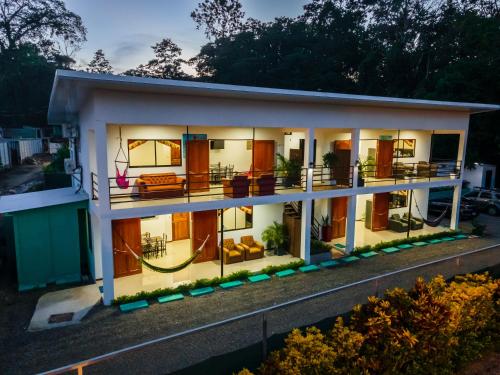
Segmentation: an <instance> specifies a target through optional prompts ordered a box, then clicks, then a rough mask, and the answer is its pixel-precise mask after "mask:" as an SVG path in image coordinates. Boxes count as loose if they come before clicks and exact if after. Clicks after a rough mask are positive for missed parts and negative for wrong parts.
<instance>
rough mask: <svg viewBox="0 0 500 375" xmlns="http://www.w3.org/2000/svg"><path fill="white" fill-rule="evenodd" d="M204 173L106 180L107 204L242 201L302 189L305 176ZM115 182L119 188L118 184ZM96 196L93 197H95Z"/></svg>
mask: <svg viewBox="0 0 500 375" xmlns="http://www.w3.org/2000/svg"><path fill="white" fill-rule="evenodd" d="M216 173H217V176H214V171H212V170H211V172H208V173H188V174H176V173H172V172H170V173H157V174H143V175H140V176H127V183H126V184H125V186H124V184H123V181H122V180H120V181H118V180H117V178H116V177H108V181H109V197H110V202H111V204H112V205H113V204H120V203H127V202H136V201H141V200H160V199H175V198H177V199H178V198H184V199H185V200H184V202H197V201H200V200H206V199H207V198H209V199H226V198H245V197H249V196H264V195H275V194H280V193H285V192H286V191H287V190H289V191H290V190H300V191H305V190H306V175H305V173H302V171H301V172H298V173H297V174H296V175H293V176H289V175H288V176H287V175H284V174H283V173H282V171H279V170H276V169H273V170H269V171H259V172H257V171H250V172H239V171H231V174H230V175H228V174H226V175H225V176H224V175H221V174H219V172H216ZM119 183H120V184H121V185H119ZM93 186H94V185H93ZM95 195H96V196H97V194H95Z"/></svg>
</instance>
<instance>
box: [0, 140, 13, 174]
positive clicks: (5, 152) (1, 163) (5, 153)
mask: <svg viewBox="0 0 500 375" xmlns="http://www.w3.org/2000/svg"><path fill="white" fill-rule="evenodd" d="M11 167H12V161H11V160H10V147H9V142H8V141H0V169H4V168H11Z"/></svg>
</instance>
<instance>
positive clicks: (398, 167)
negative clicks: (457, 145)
mask: <svg viewBox="0 0 500 375" xmlns="http://www.w3.org/2000/svg"><path fill="white" fill-rule="evenodd" d="M461 167H462V162H461V161H456V160H453V161H443V162H431V163H427V162H418V163H402V162H397V163H393V164H388V165H387V166H377V165H363V166H360V167H359V169H358V176H359V180H358V186H363V184H365V185H370V184H379V183H381V182H386V183H391V182H392V183H394V184H400V183H409V182H423V181H433V180H439V179H457V178H460V171H461Z"/></svg>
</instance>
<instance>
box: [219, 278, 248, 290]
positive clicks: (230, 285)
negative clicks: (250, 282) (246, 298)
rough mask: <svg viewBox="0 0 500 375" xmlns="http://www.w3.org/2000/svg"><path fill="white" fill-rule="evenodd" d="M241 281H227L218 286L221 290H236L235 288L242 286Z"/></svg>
mask: <svg viewBox="0 0 500 375" xmlns="http://www.w3.org/2000/svg"><path fill="white" fill-rule="evenodd" d="M242 285H243V281H240V280H235V281H228V282H227V283H222V284H220V285H219V286H220V287H221V288H222V289H231V288H236V287H237V286H242Z"/></svg>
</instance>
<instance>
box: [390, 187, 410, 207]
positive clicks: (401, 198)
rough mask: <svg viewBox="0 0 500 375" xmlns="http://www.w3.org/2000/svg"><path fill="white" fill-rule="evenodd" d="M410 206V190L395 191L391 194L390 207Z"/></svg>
mask: <svg viewBox="0 0 500 375" xmlns="http://www.w3.org/2000/svg"><path fill="white" fill-rule="evenodd" d="M406 206H408V190H400V191H393V192H391V193H390V195H389V208H402V207H406Z"/></svg>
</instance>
